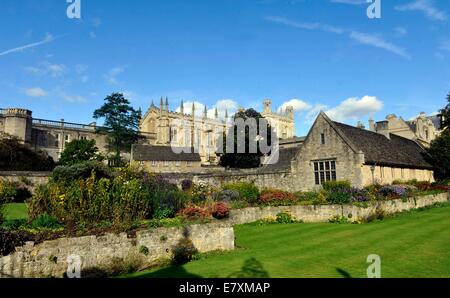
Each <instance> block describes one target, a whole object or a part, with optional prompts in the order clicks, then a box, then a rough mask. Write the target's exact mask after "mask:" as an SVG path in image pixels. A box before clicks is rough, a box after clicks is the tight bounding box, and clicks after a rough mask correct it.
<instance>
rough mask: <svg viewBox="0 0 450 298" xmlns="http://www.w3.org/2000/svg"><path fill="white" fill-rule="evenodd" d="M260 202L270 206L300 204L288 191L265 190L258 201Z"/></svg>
mask: <svg viewBox="0 0 450 298" xmlns="http://www.w3.org/2000/svg"><path fill="white" fill-rule="evenodd" d="M258 202H259V203H260V204H263V205H268V206H282V205H293V204H295V203H297V202H298V199H297V197H296V196H295V195H294V194H292V193H290V192H286V191H281V190H264V191H263V192H262V193H261V196H260V197H259V199H258Z"/></svg>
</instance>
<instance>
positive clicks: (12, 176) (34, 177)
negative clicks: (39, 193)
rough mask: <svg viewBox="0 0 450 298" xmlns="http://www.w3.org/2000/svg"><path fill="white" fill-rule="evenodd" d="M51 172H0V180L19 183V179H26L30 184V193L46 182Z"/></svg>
mask: <svg viewBox="0 0 450 298" xmlns="http://www.w3.org/2000/svg"><path fill="white" fill-rule="evenodd" d="M51 174H52V173H51V172H3V171H0V179H4V180H9V181H11V182H20V181H21V179H23V178H26V179H27V180H29V181H30V182H31V185H30V186H29V190H30V191H31V192H33V191H34V189H35V188H36V187H37V186H38V185H41V184H45V183H47V182H48V178H49V177H50V176H51Z"/></svg>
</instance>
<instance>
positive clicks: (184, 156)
mask: <svg viewBox="0 0 450 298" xmlns="http://www.w3.org/2000/svg"><path fill="white" fill-rule="evenodd" d="M182 149H183V148H177V151H178V150H179V151H181V150H182ZM184 149H185V150H184V151H183V152H194V149H193V148H184ZM131 150H132V156H133V160H135V161H201V158H200V154H198V153H180V154H178V153H175V152H174V150H172V147H170V146H150V145H133V147H132V148H131Z"/></svg>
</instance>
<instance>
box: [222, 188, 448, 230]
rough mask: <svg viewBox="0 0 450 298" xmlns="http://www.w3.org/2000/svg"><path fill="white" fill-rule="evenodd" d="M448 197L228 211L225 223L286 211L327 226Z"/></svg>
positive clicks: (397, 210) (435, 196)
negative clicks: (338, 219) (335, 219)
mask: <svg viewBox="0 0 450 298" xmlns="http://www.w3.org/2000/svg"><path fill="white" fill-rule="evenodd" d="M448 200H449V194H446V193H442V194H438V195H429V196H423V197H419V198H408V199H407V200H405V201H403V200H401V199H399V200H392V201H386V202H379V203H378V204H377V205H372V206H369V207H367V208H363V207H356V206H352V205H344V206H341V205H323V206H286V207H285V206H282V207H255V208H245V209H240V210H231V212H230V218H229V219H228V223H229V224H232V225H235V224H245V223H251V222H255V221H258V220H261V219H264V218H268V217H276V215H277V214H278V213H280V212H285V211H288V212H290V213H291V214H292V216H293V217H294V218H296V219H297V220H303V221H304V222H328V221H329V220H330V219H331V218H332V217H333V216H345V217H351V218H352V219H353V220H355V219H364V218H367V217H368V216H370V215H372V214H374V213H375V211H376V210H377V208H380V209H381V210H383V211H384V213H385V214H393V213H397V212H402V211H406V210H411V209H417V208H421V207H425V206H430V205H433V204H435V203H440V202H447V201H448Z"/></svg>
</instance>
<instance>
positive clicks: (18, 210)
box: [4, 203, 28, 220]
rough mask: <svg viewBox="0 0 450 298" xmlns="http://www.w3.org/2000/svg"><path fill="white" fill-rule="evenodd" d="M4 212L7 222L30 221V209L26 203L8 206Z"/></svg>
mask: <svg viewBox="0 0 450 298" xmlns="http://www.w3.org/2000/svg"><path fill="white" fill-rule="evenodd" d="M4 212H5V213H4V214H5V218H6V219H7V220H14V219H28V208H27V205H26V204H25V203H11V204H6V205H5V210H4Z"/></svg>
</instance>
